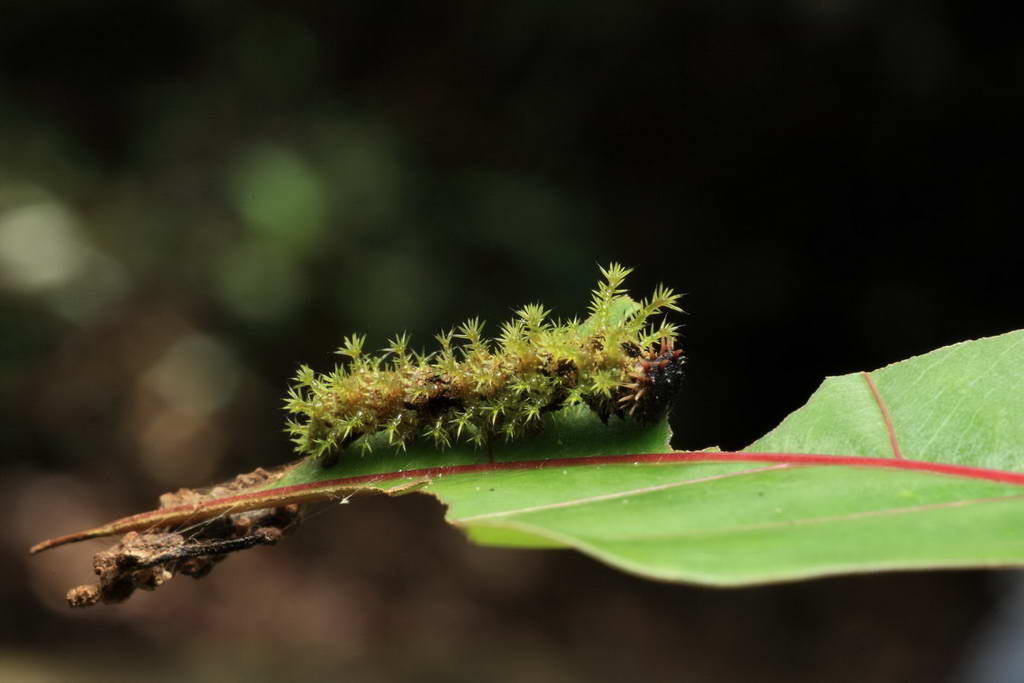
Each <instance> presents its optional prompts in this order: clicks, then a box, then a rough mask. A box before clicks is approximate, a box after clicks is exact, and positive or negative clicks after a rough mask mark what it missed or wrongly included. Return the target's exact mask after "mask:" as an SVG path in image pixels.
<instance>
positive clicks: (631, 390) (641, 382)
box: [619, 340, 686, 422]
mask: <svg viewBox="0 0 1024 683" xmlns="http://www.w3.org/2000/svg"><path fill="white" fill-rule="evenodd" d="M685 363H686V356H684V355H683V352H682V349H676V348H673V343H672V341H671V340H669V341H663V342H662V343H661V348H660V350H658V351H655V350H654V349H650V350H648V351H647V353H642V354H640V355H639V356H638V358H637V364H636V367H634V368H633V370H632V372H630V379H632V380H633V381H632V382H630V383H629V384H626V385H625V386H624V389H625V393H623V394H622V396H621V397H620V398H619V404H620V406H621V407H622V409H623V410H625V411H626V412H627V413H629V414H630V415H633V416H635V417H636V418H637V419H638V420H640V421H641V422H653V421H655V420H658V419H660V418H661V416H662V415H664V414H665V411H666V410H667V409H668V407H669V405H670V404H671V403H672V399H674V398H675V396H676V393H677V392H678V391H679V389H680V387H682V384H683V375H684V374H685V373H684V372H683V365H684V364H685Z"/></svg>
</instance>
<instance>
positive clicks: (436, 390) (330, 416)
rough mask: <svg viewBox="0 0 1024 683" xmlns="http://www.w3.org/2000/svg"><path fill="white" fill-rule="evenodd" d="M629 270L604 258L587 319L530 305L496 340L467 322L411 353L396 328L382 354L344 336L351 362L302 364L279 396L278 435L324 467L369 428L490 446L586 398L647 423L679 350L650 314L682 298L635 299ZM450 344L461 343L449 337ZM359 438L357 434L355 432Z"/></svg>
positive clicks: (603, 413)
mask: <svg viewBox="0 0 1024 683" xmlns="http://www.w3.org/2000/svg"><path fill="white" fill-rule="evenodd" d="M630 272H632V269H629V268H623V267H622V266H620V265H618V264H615V263H613V264H611V265H610V266H609V267H608V268H607V269H605V268H601V274H602V276H603V278H604V280H603V281H602V282H600V283H599V284H598V286H597V289H596V290H594V292H593V296H592V299H591V302H590V306H589V309H588V311H589V314H590V315H589V317H588V318H587V319H586V320H584V321H582V322H580V321H579V320H577V319H575V318H574V319H572V320H568V321H560V320H552V319H550V318H549V315H550V311H549V310H546V309H545V308H544V307H543V306H541V305H540V304H530V305H527V306H524V307H523V308H521V309H519V310H518V311H516V315H515V318H513V319H512V320H510V321H508V322H506V323H505V324H504V325H502V327H501V333H500V334H499V335H498V337H497V339H494V340H490V339H487V338H485V337H484V335H483V328H484V324H483V323H482V322H481V321H480V320H479V319H478V318H473V319H470V320H468V321H466V322H465V323H463V324H462V325H460V326H458V327H457V328H455V329H452V330H449V331H447V332H442V333H441V334H438V335H436V337H435V338H436V339H437V341H438V343H439V344H440V349H439V350H437V351H434V352H433V353H430V354H423V353H416V352H414V351H410V350H409V338H408V336H407V335H406V334H404V333H403V334H401V335H399V336H397V337H395V338H394V339H392V340H390V341H389V345H388V346H387V347H386V348H385V349H384V350H383V353H382V354H380V355H367V354H364V353H363V344H364V342H365V340H366V337H365V336H359V335H356V334H353V335H351V336H349V337H347V338H345V340H344V343H343V345H342V346H341V348H339V349H338V351H337V353H338V354H340V355H342V356H345V357H346V358H347V359H348V360H347V361H346V362H345V363H343V364H341V365H338V366H337V367H335V369H334V371H333V372H330V373H325V374H322V375H317V374H316V373H314V372H313V370H312V369H310V368H309V366H306V365H302V366H301V367H300V368H299V371H298V373H297V374H296V377H295V379H294V385H293V386H292V387H291V388H290V390H289V393H288V397H287V399H286V400H285V408H286V410H287V411H288V412H289V413H291V414H292V415H298V416H299V418H298V419H295V418H289V420H288V427H287V431H288V432H289V433H290V434H291V435H292V440H293V441H294V442H295V444H296V450H297V451H298V452H299V453H302V454H306V455H311V456H313V457H316V458H318V459H319V460H320V461H321V462H323V463H325V464H329V463H330V462H333V460H334V458H335V456H336V455H337V454H338V453H339V452H341V451H344V450H345V449H346V448H348V447H349V446H350V445H353V444H355V445H358V446H359V447H360V448H361V449H362V450H363V451H369V450H371V449H372V446H371V443H370V438H369V437H371V436H373V435H376V434H378V433H383V434H384V435H385V436H386V442H387V443H388V444H389V445H392V446H398V447H401V448H402V449H403V450H404V449H405V446H406V444H408V443H410V442H412V441H413V440H415V439H417V438H421V437H422V438H428V439H431V440H432V441H433V443H434V445H435V446H437V447H439V448H447V447H449V446H451V445H452V443H453V442H454V441H457V440H460V439H461V440H464V441H468V442H470V443H472V444H474V445H475V446H485V447H488V448H489V447H490V445H491V443H492V440H493V439H495V438H496V437H499V436H500V437H504V438H505V439H506V440H511V439H513V438H515V437H517V436H519V435H521V434H523V433H526V432H529V431H531V430H536V429H539V428H540V425H541V422H542V420H541V417H542V416H543V415H544V414H545V413H548V412H550V411H554V410H558V409H560V408H564V407H568V406H572V405H578V404H585V405H587V406H588V407H590V409H591V410H593V411H594V412H595V413H597V415H598V416H600V418H601V419H602V420H603V421H605V422H607V421H608V418H609V416H611V415H617V416H619V417H626V416H627V415H629V416H633V417H634V418H635V419H638V420H640V421H642V422H653V421H655V420H657V419H659V418H660V417H661V416H662V415H664V413H665V410H666V408H667V406H668V404H669V403H670V401H671V399H672V398H673V397H674V396H675V393H676V391H677V389H678V387H679V384H680V382H681V380H682V375H683V369H682V366H683V363H684V362H685V358H684V356H683V353H682V351H681V350H679V349H676V348H675V347H674V342H675V337H676V334H677V331H678V326H677V325H673V324H671V323H668V322H667V321H665V320H663V321H662V322H661V323H660V324H658V325H657V326H654V325H649V324H648V320H649V319H650V318H651V317H652V316H655V315H656V314H658V313H659V312H661V311H664V310H673V311H681V309H680V308H679V307H678V306H677V305H676V302H677V301H678V300H679V295H678V294H675V293H674V292H673V291H672V290H671V289H668V288H667V287H664V286H658V287H657V288H656V289H655V291H654V293H653V294H652V295H651V297H650V298H649V299H644V300H642V301H640V302H639V303H637V302H636V301H633V300H632V299H630V298H629V297H628V296H627V295H626V290H624V289H622V288H621V285H622V283H623V281H624V280H625V278H626V276H627V275H629V273H630ZM456 340H458V341H456ZM364 437H365V438H364Z"/></svg>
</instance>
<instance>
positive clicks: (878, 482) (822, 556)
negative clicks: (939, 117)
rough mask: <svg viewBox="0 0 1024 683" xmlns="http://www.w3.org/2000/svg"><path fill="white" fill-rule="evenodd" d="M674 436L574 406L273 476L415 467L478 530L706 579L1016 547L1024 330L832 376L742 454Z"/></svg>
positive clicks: (951, 557)
mask: <svg viewBox="0 0 1024 683" xmlns="http://www.w3.org/2000/svg"><path fill="white" fill-rule="evenodd" d="M872 382H873V383H874V385H875V387H876V388H877V394H878V396H877V397H876V395H875V393H874V391H873V390H872V386H871V384H872ZM886 411H887V412H888V414H889V415H890V416H891V424H892V426H893V430H892V431H893V432H894V434H895V442H896V443H897V444H898V448H899V451H900V454H901V455H902V458H898V457H896V454H895V453H894V450H893V448H894V440H893V434H892V433H891V432H890V430H889V429H887V426H886V422H885V419H884V415H885V412H886ZM668 436H669V435H668V431H667V428H666V426H665V425H664V424H659V425H655V426H651V427H646V428H641V427H638V426H637V425H635V424H634V423H632V422H623V421H618V420H616V419H612V420H611V421H610V422H609V424H608V425H604V424H601V423H600V421H599V420H597V419H596V417H594V416H593V415H592V414H591V413H590V412H589V411H587V410H586V409H584V408H579V407H577V408H574V409H568V410H566V411H562V413H560V414H558V415H554V416H548V417H547V418H546V425H545V430H544V432H543V433H542V434H541V435H539V436H537V437H535V438H532V439H527V440H524V441H518V442H516V443H514V444H510V445H506V446H502V447H500V448H497V449H496V450H495V451H494V453H493V456H494V462H493V463H490V462H488V459H487V456H486V454H484V453H481V452H473V451H472V450H468V449H462V450H455V451H448V452H445V453H438V452H435V451H433V450H431V449H426V448H425V449H410V451H409V452H408V453H394V452H383V451H387V449H386V448H375V449H374V453H375V454H374V455H372V456H365V457H358V456H355V457H353V455H346V456H345V457H344V458H343V460H342V462H341V463H340V464H339V465H337V466H335V467H334V468H332V469H330V470H324V469H319V468H318V467H317V465H315V463H312V462H308V463H304V464H302V465H301V466H299V467H298V468H296V469H295V470H293V471H292V472H291V473H290V474H289V475H288V477H287V478H286V480H284V481H282V482H279V483H278V486H286V485H297V484H303V483H307V482H314V481H323V480H332V479H333V480H338V481H342V482H345V481H347V482H350V483H351V481H352V478H353V477H357V478H361V479H363V480H365V479H366V478H367V477H369V478H370V480H371V481H370V483H371V484H372V485H377V486H380V485H382V483H383V482H385V481H386V482H387V485H388V486H393V485H395V483H396V481H401V480H402V479H403V478H405V479H408V480H410V481H413V480H415V479H416V478H425V480H427V481H428V483H426V484H425V485H424V486H422V487H421V488H420V490H421V491H424V492H427V493H430V494H433V495H435V496H437V497H438V498H439V499H440V500H441V501H442V502H444V503H445V504H446V505H447V506H448V511H447V519H448V521H449V522H450V523H452V524H454V525H456V526H458V527H460V528H461V529H463V530H464V531H465V532H466V533H467V534H468V536H469V537H470V538H471V539H473V540H474V541H476V542H478V543H484V544H488V545H501V546H517V547H536V548H541V547H568V548H575V549H577V550H579V551H582V552H584V553H587V554H589V555H591V556H593V557H595V558H598V559H600V560H602V561H604V562H607V563H608V564H611V565H613V566H615V567H619V568H621V569H623V570H626V571H629V572H633V573H635V574H639V575H641V576H645V577H650V578H657V579H662V580H672V581H688V582H695V583H702V584H709V585H720V586H732V585H745V584H753V583H765V582H774V581H786V580H793V579H798V578H807V577H814V576H824V575H829V574H837V573H851V572H873V571H884V570H892V569H912V568H917V569H923V568H942V567H994V566H1009V565H1021V564H1024V534H1021V532H1020V530H1021V529H1022V528H1024V486H1022V484H1024V476H1022V475H1019V474H1014V473H1020V472H1024V331H1017V332H1012V333H1008V334H1004V335H1002V336H998V337H992V338H988V339H981V340H977V341H971V342H965V343H962V344H957V345H954V346H950V347H946V348H942V349H938V350H936V351H934V352H932V353H929V354H926V355H923V356H919V357H916V358H912V359H910V360H906V361H903V362H901V363H897V364H894V365H890V366H888V367H886V368H883V369H881V370H878V371H876V372H873V373H870V375H867V374H866V373H854V374H850V375H845V376H842V377H833V378H829V379H827V380H826V381H825V382H824V383H823V384H822V386H821V387H820V388H819V390H818V391H817V392H815V394H814V395H813V396H812V397H811V399H810V400H809V401H808V403H807V404H806V405H805V406H803V407H802V408H800V409H799V410H797V411H796V412H794V413H793V414H791V415H790V416H789V417H787V418H786V419H785V420H784V421H783V422H782V424H780V425H779V426H778V427H777V428H776V429H774V430H773V431H772V432H770V433H769V434H767V435H766V436H765V437H763V438H762V439H760V440H758V441H757V442H755V443H754V444H752V445H751V446H750V447H749V448H748V449H746V450H745V451H744V452H741V453H719V452H715V451H707V452H699V453H681V452H675V453H667V452H666V451H667V450H668V449H667V442H668ZM382 446H383V444H382ZM396 465H397V467H396ZM971 468H991V469H988V470H980V469H971ZM374 475H377V476H378V477H379V479H380V483H378V482H377V481H375V480H373V477H374Z"/></svg>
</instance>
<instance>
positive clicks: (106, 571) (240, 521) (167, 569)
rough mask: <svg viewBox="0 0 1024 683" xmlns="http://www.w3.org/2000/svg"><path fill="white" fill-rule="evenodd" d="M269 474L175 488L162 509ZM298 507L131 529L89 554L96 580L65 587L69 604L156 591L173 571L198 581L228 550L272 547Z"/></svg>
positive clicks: (290, 526) (219, 494) (233, 490)
mask: <svg viewBox="0 0 1024 683" xmlns="http://www.w3.org/2000/svg"><path fill="white" fill-rule="evenodd" d="M272 476H274V475H273V474H271V473H269V472H267V471H265V470H263V469H257V470H256V471H255V472H251V473H249V474H241V475H238V476H237V477H235V479H233V480H232V481H230V482H226V483H224V484H219V485H217V486H214V487H212V488H209V489H204V490H193V489H184V488H183V489H179V490H178V491H176V492H174V493H165V494H163V495H162V496H160V507H161V509H163V508H170V507H177V506H180V505H192V504H197V503H202V502H204V501H207V500H212V499H215V498H223V497H226V496H230V495H233V494H237V493H238V492H240V491H245V490H248V489H251V488H252V487H254V486H258V485H260V484H262V483H264V482H266V481H267V480H269V479H270V478H271V477H272ZM300 516H301V513H300V506H299V505H298V504H291V505H283V506H280V507H275V508H272V509H263V510H251V511H247V512H239V513H236V514H227V515H224V516H221V517H217V518H214V519H211V520H206V521H203V522H201V523H199V524H197V525H195V526H194V528H184V529H167V528H161V527H154V528H152V529H148V530H146V531H145V532H143V533H140V532H137V531H131V532H128V533H127V534H125V535H124V537H123V538H122V539H121V540H120V542H118V543H117V544H116V545H114V546H113V547H111V548H109V549H108V550H104V551H102V552H99V553H96V555H95V556H93V570H94V571H95V572H96V575H97V576H99V579H100V580H99V583H97V584H89V585H84V586H79V587H77V588H73V589H71V590H70V591H68V594H67V600H68V604H69V605H71V606H72V607H90V606H92V605H95V604H98V603H101V602H102V603H104V604H115V603H119V602H123V601H125V600H127V599H128V598H129V597H130V596H131V595H132V593H134V592H135V590H136V589H139V588H141V589H143V590H155V589H156V588H158V587H159V586H161V585H163V584H164V583H166V582H167V581H169V580H170V579H171V578H172V577H173V576H174V575H175V574H184V575H185V576H191V577H192V578H194V579H201V578H203V577H204V576H206V575H207V574H209V573H210V571H212V570H213V567H214V565H216V564H217V563H219V562H221V561H222V560H223V559H224V558H226V557H227V556H228V555H229V554H231V553H235V552H238V551H241V550H246V549H248V548H252V547H255V546H258V545H273V544H274V543H277V541H278V540H280V539H281V538H282V537H283V536H285V535H287V534H290V533H291V532H292V531H293V530H294V529H295V528H296V527H297V526H298V524H299V520H300Z"/></svg>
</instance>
